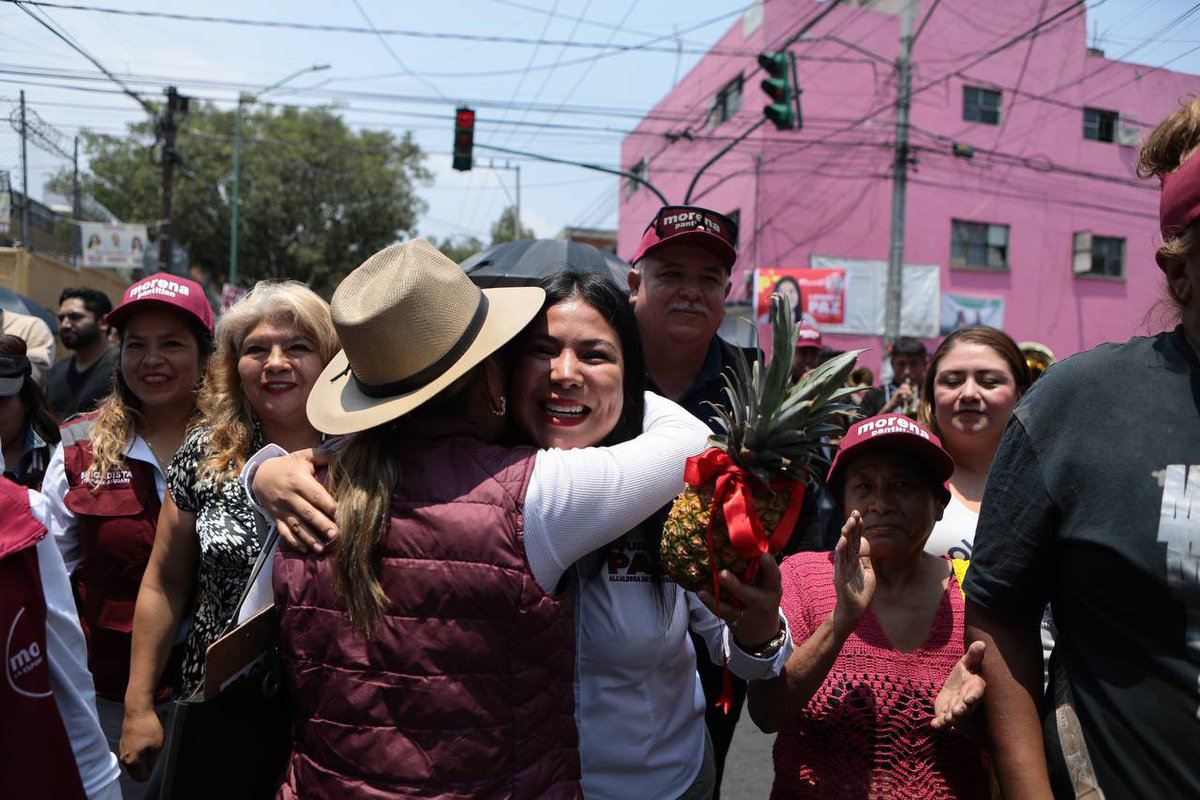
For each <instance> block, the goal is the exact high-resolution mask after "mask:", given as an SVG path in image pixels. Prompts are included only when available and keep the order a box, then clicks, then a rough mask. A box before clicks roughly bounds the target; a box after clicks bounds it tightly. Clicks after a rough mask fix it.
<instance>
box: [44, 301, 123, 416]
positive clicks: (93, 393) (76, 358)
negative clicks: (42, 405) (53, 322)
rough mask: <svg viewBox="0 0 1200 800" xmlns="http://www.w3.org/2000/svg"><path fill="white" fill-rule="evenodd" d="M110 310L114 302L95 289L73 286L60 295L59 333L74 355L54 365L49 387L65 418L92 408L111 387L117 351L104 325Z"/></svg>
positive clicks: (59, 410) (54, 404) (57, 407)
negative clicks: (111, 344)
mask: <svg viewBox="0 0 1200 800" xmlns="http://www.w3.org/2000/svg"><path fill="white" fill-rule="evenodd" d="M111 310H112V301H110V300H109V299H108V296H107V295H106V294H104V292H101V291H98V290H96V289H89V288H86V287H78V286H75V287H70V288H67V289H64V290H63V292H62V295H60V296H59V298H58V335H59V338H60V339H62V343H63V346H64V347H66V348H67V349H69V350H74V351H75V354H74V355H72V356H71V357H70V358H64V359H63V360H62V361H59V362H58V363H57V364H55V365H54V367H53V368H52V369H51V370H50V378H49V380H48V381H47V385H46V388H47V395H48V397H49V399H50V405H52V406H54V408H55V409H56V410H57V411H58V413H59V415H60V416H61V417H62V418H63V419H66V418H67V417H70V416H72V415H73V414H78V413H81V412H85V411H91V410H92V409H93V408H95V407H96V403H97V401H98V400H99V399H100V398H102V397H104V395H106V394H108V392H109V390H110V389H111V388H112V377H113V372H114V371H115V370H116V368H117V362H118V353H117V348H115V347H112V346H110V345H109V343H108V326H107V325H105V324H104V316H105V315H106V314H107V313H108V312H109V311H111Z"/></svg>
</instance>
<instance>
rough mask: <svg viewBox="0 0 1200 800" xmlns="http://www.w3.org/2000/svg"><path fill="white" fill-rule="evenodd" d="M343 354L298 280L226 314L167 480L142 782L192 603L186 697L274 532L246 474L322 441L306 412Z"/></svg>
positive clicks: (143, 600)
mask: <svg viewBox="0 0 1200 800" xmlns="http://www.w3.org/2000/svg"><path fill="white" fill-rule="evenodd" d="M337 350H338V344H337V334H336V333H335V332H334V330H333V322H332V320H331V319H330V316H329V306H328V304H326V303H325V301H324V300H322V299H321V298H320V297H318V296H317V295H316V294H315V293H314V292H313V291H312V290H311V289H309V288H308V287H306V286H304V285H303V284H300V283H298V282H295V281H288V282H286V283H268V282H262V283H259V284H258V285H257V286H255V287H254V289H253V290H251V291H250V293H249V294H247V295H246V296H245V297H243V298H242V299H241V300H239V301H238V302H237V303H236V304H235V305H234V306H233V307H232V308H230V309H229V311H227V312H226V313H225V314H224V315H223V316H222V317H221V321H220V324H219V325H218V326H217V333H216V349H215V351H214V353H213V357H212V359H211V360H210V361H209V365H208V373H207V375H206V376H205V379H204V385H203V388H202V389H201V391H200V401H199V405H200V421H199V423H198V424H197V425H195V426H194V427H193V428H192V429H191V430H190V431H189V432H188V436H187V439H186V440H184V443H183V445H182V446H181V447H180V448H179V452H178V453H176V454H175V458H174V459H173V460H172V462H171V466H170V468H169V469H168V471H167V486H168V488H169V490H170V495H169V496H168V497H167V499H166V502H165V503H164V504H163V512H162V516H161V519H160V521H159V528H158V538H157V539H156V540H155V543H154V551H153V552H152V553H151V555H150V563H149V565H148V566H147V568H146V574H145V577H144V578H143V579H142V587H141V592H140V593H139V594H138V600H137V610H136V612H135V613H134V620H133V653H132V663H131V665H130V674H129V688H128V690H127V691H126V694H125V709H126V711H125V724H124V729H123V731H122V737H121V752H120V755H121V759H122V761H123V762H124V763H125V765H126V767H127V768H128V769H129V771H130V772H131V773H132V774H133V775H134V776H135V777H138V776H145V775H149V774H150V771H151V769H152V768H153V765H154V763H155V761H156V759H157V757H158V752H159V750H160V749H161V747H162V743H163V729H162V726H161V725H160V723H159V720H158V717H157V716H156V715H155V714H154V707H153V706H154V704H153V697H154V686H155V684H156V683H157V682H158V680H159V676H160V675H161V674H162V672H163V670H164V668H165V667H166V664H167V659H168V656H169V655H170V651H171V645H172V643H173V642H174V640H175V631H176V630H177V629H178V627H179V624H180V622H181V621H182V620H183V618H184V616H185V614H186V612H187V608H188V605H189V602H191V601H192V598H193V596H194V598H195V600H194V607H193V612H192V620H191V627H190V629H189V631H188V636H187V642H186V644H185V645H184V652H183V663H182V680H181V686H180V689H181V693H182V694H183V695H184V696H187V695H188V694H190V693H191V692H192V691H194V690H195V689H196V687H197V686H199V685H200V684H201V682H202V681H203V678H204V656H205V651H206V650H207V648H208V645H210V644H212V643H213V642H214V641H215V640H216V639H217V638H218V637H220V635H221V634H222V633H224V632H225V630H226V629H227V628H228V627H229V624H230V622H231V617H232V615H233V614H234V612H235V611H236V606H237V601H238V599H239V597H240V596H241V594H242V592H243V590H244V588H245V585H246V581H247V579H248V578H249V576H250V571H251V569H252V568H253V566H254V563H255V561H256V559H257V558H258V555H259V550H260V549H261V547H262V544H263V539H262V536H261V533H260V532H261V531H265V528H264V527H263V526H262V525H261V524H260V523H259V522H258V521H256V519H255V513H254V510H253V507H252V506H251V505H250V502H249V500H248V498H247V497H246V493H245V491H244V490H243V488H242V484H241V481H240V480H239V477H238V475H239V472H240V471H241V468H242V466H243V464H244V463H245V461H246V457H247V456H249V455H250V454H252V453H254V452H255V451H257V450H258V449H260V448H261V447H262V446H263V445H264V444H267V443H273V444H278V445H280V446H282V447H286V448H288V449H292V450H298V449H303V448H306V447H313V446H315V445H317V444H319V443H320V441H321V435H320V434H319V433H318V432H317V431H316V429H315V428H313V427H312V426H311V425H310V424H309V423H308V419H307V417H306V416H305V413H304V407H305V404H306V403H307V401H308V394H309V391H310V390H311V389H312V387H313V384H314V382H315V381H316V379H317V376H318V375H319V374H320V373H321V370H322V369H324V367H325V365H326V364H327V363H328V362H329V360H330V359H331V358H333V355H334V354H335V353H336V352H337Z"/></svg>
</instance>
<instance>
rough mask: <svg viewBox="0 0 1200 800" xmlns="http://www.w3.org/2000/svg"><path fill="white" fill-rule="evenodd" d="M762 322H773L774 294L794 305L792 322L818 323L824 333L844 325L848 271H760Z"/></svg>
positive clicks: (757, 280) (757, 274) (756, 282)
mask: <svg viewBox="0 0 1200 800" xmlns="http://www.w3.org/2000/svg"><path fill="white" fill-rule="evenodd" d="M754 286H755V298H756V303H757V314H758V320H759V322H764V323H765V322H768V321H769V319H770V313H769V312H770V298H771V295H772V294H775V293H778V294H781V295H783V296H784V297H785V298H787V299H788V300H789V301H791V304H792V319H795V320H800V319H803V320H804V321H806V322H808V323H809V324H812V323H816V324H817V325H819V326H820V327H821V328H822V329H824V328H825V327H826V326H828V325H841V324H843V323H844V322H845V314H846V271H845V270H843V269H838V268H835V269H808V268H805V267H760V268H759V269H758V270H756V271H755V276H754Z"/></svg>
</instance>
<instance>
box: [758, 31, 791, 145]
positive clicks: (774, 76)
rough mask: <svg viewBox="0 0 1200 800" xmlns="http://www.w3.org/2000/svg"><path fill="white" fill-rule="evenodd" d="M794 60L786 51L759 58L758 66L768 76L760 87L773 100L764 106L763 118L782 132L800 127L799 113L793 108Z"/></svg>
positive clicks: (771, 52) (770, 53)
mask: <svg viewBox="0 0 1200 800" xmlns="http://www.w3.org/2000/svg"><path fill="white" fill-rule="evenodd" d="M792 58H793V56H792V54H791V53H789V52H787V51H785V50H768V51H767V52H765V53H762V54H760V55H759V57H758V65H759V66H760V67H762V68H763V69H764V70H766V71H767V75H768V77H766V78H764V79H763V81H762V83H761V84H759V85H760V86H762V90H763V91H764V92H766V93H767V97H769V98H771V102H770V103H769V104H768V105H765V106H763V116H765V117H766V118H767V119H769V120H770V121H771V124H773V125H774V126H775V127H776V129H778V130H781V131H787V130H791V129H792V128H799V127H800V120H799V118H798V115H797V111H796V110H794V109H793V108H792V103H793V101H794V100H795V98H796V86H795V85H794V84H793V82H792V78H793V75H794V73H795V65H794V62H793V61H792Z"/></svg>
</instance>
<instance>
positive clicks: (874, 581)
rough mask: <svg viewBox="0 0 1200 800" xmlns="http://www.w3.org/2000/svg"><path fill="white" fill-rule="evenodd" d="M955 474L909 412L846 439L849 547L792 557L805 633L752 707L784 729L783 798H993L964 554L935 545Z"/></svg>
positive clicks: (786, 569) (832, 477)
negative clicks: (954, 558)
mask: <svg viewBox="0 0 1200 800" xmlns="http://www.w3.org/2000/svg"><path fill="white" fill-rule="evenodd" d="M953 471H954V462H953V460H952V459H951V458H950V456H949V455H947V453H946V452H945V451H944V450H943V449H942V448H941V445H940V443H939V442H938V439H937V437H936V436H934V435H933V434H931V433H929V431H927V430H925V429H924V428H922V427H921V426H919V425H918V424H917V423H915V422H913V421H911V420H909V419H907V418H906V417H903V416H900V415H896V414H889V415H883V416H879V417H874V418H872V419H868V420H864V421H861V422H857V423H854V424H853V425H851V427H850V431H849V433H848V434H847V436H846V438H845V439H844V440H843V441H842V444H841V447H840V449H839V450H838V454H837V457H836V458H835V459H834V462H833V467H832V468H831V469H830V472H829V488H830V490H831V492H832V493H833V495H834V497H835V498H838V499H839V500H840V502H841V503H842V508H843V509H844V510H845V511H847V512H848V518H847V520H846V524H845V526H843V528H842V535H841V539H840V540H839V541H838V544H837V548H836V549H835V550H834V552H833V553H832V554H829V553H798V554H796V555H794V556H792V557H790V558H788V559H787V560H785V561H784V562H783V566H782V573H783V602H782V608H783V610H784V613H785V614H786V615H787V619H788V624H789V625H790V626H791V628H792V631H793V635H794V636H795V638H796V641H797V642H804V644H803V645H800V646H798V647H797V648H796V651H795V652H794V653H793V655H792V657H791V658H790V659H789V661H788V663H787V666H786V667H785V669H784V672H783V674H781V675H780V676H779V677H778V678H776V679H774V680H769V681H758V682H754V683H752V684H751V685H750V689H749V702H750V714H751V717H752V718H753V719H754V721H755V722H756V723H757V724H758V726H759V727H760V728H761V729H762V730H764V731H766V732H768V733H770V732H774V731H778V732H779V736H778V737H777V739H776V741H775V785H774V788H773V790H772V793H771V797H772V800H784V799H785V798H817V797H820V798H868V797H904V798H986V797H988V796H989V788H990V777H989V770H988V766H987V763H986V760H985V756H984V751H983V748H982V747H981V746H980V745H979V744H977V743H976V742H975V741H973V740H972V739H971V738H968V736H967V735H966V731H965V729H966V728H968V727H970V726H971V716H970V715H971V711H972V709H973V708H974V706H975V704H976V703H977V702H978V701H979V699H980V698H981V697H982V694H983V689H984V687H983V681H982V679H981V678H980V677H979V675H978V671H979V664H980V662H981V660H982V657H983V645H982V644H978V643H976V644H973V645H972V646H971V648H970V651H969V652H967V651H964V646H963V596H962V592H961V590H960V589H959V586H958V579H959V577H961V573H962V570H963V569H965V564H961V563H959V564H955V563H952V562H950V561H949V560H947V559H945V558H941V557H937V556H933V555H929V554H928V553H925V552H924V545H925V540H926V539H927V538H928V537H929V534H930V532H931V531H932V530H933V526H934V524H935V523H936V522H937V521H938V519H940V518H941V516H942V510H943V509H944V508H945V505H946V502H947V500H948V499H949V493H948V492H947V490H946V487H945V485H944V484H945V481H946V480H947V479H948V478H949V477H950V475H951V474H952V473H953ZM956 572H957V573H958V574H957V575H956ZM960 728H961V729H963V730H960Z"/></svg>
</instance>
